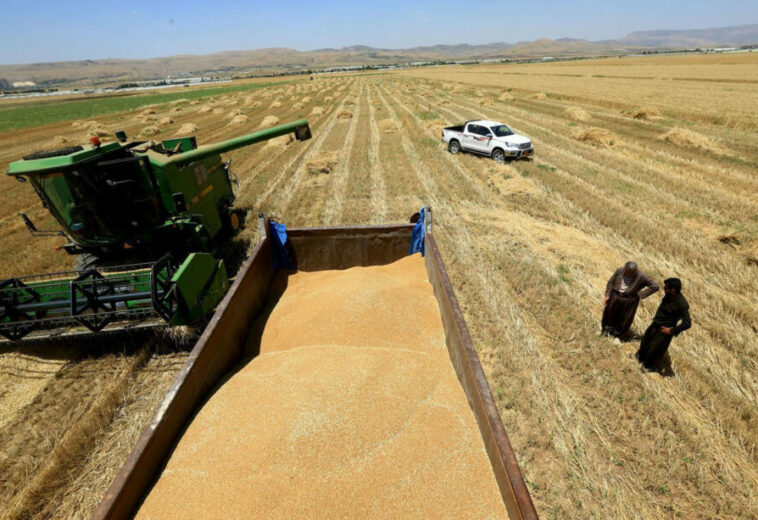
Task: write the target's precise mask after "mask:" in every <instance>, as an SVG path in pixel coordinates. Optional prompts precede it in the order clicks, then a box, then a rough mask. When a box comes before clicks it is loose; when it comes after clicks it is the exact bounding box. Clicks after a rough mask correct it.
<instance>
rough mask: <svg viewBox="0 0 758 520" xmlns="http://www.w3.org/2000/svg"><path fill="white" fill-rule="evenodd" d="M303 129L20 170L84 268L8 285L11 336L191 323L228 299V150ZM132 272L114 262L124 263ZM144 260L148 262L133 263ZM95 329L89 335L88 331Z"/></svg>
mask: <svg viewBox="0 0 758 520" xmlns="http://www.w3.org/2000/svg"><path fill="white" fill-rule="evenodd" d="M290 132H294V134H295V137H296V138H297V139H298V140H299V141H304V140H306V139H309V138H310V137H311V133H310V128H309V126H308V122H307V121H306V120H305V119H300V120H298V121H294V122H291V123H287V124H284V125H280V126H276V127H273V128H269V129H267V130H262V131H260V132H255V133H252V134H248V135H244V136H241V137H236V138H233V139H229V140H227V141H222V142H219V143H215V144H211V145H206V146H202V147H198V146H197V142H196V140H195V138H194V137H181V138H176V139H169V140H165V141H162V142H156V141H127V139H126V135H125V134H124V133H123V132H117V133H116V137H117V138H118V142H112V143H107V144H101V143H100V142H99V140H98V139H97V138H93V140H92V141H93V142H92V145H91V146H87V147H81V146H75V147H70V148H66V149H62V150H55V151H50V152H37V153H35V154H32V155H28V156H26V157H24V158H23V159H22V160H19V161H15V162H13V163H11V164H10V166H9V168H8V171H7V172H6V173H7V174H8V175H12V176H14V177H16V178H17V179H18V180H20V181H29V183H30V184H31V185H32V187H33V188H34V190H35V191H36V192H37V195H39V197H40V199H41V200H42V204H43V206H44V207H45V208H47V209H48V211H50V213H51V214H52V216H53V217H54V218H55V220H56V221H57V222H58V223H59V224H60V226H61V227H62V230H61V231H55V232H45V231H38V230H37V228H36V227H35V226H34V224H33V223H32V222H31V220H29V219H28V218H27V216H26V215H24V214H22V218H23V219H24V221H25V223H26V225H27V227H28V228H29V230H30V231H31V232H32V234H33V235H38V234H48V233H55V234H60V235H63V236H66V237H68V239H69V243H68V244H66V245H64V246H63V247H62V249H64V250H65V251H66V252H68V253H69V254H72V255H79V258H78V262H77V264H78V265H77V270H76V271H72V272H59V273H50V274H45V275H37V276H25V277H19V278H9V279H7V280H3V281H2V282H0V335H2V336H4V337H5V338H8V339H9V340H12V341H16V340H20V339H21V338H24V337H26V336H27V335H29V334H30V333H32V332H34V334H33V335H31V336H29V337H30V338H31V337H35V338H38V337H47V336H51V335H61V334H67V333H71V331H85V332H87V331H91V332H99V331H101V330H103V329H104V328H106V327H109V328H113V327H115V326H118V327H130V328H131V327H137V326H153V325H155V324H159V323H163V322H167V323H169V324H170V325H185V324H191V323H192V322H194V321H196V320H197V319H198V318H200V317H202V316H204V315H206V314H208V312H209V311H211V310H212V309H213V308H214V307H215V306H216V304H217V303H218V302H219V301H220V300H221V299H222V298H223V296H224V294H225V293H226V291H227V288H228V279H227V274H226V268H225V266H224V262H223V260H221V259H219V258H217V257H216V256H215V255H216V253H217V249H218V246H219V244H220V242H221V241H222V240H224V239H225V238H227V237H228V236H229V235H230V234H231V233H233V232H234V231H236V230H237V228H238V227H239V216H238V214H237V213H235V212H234V210H233V208H232V204H233V202H234V192H233V189H232V177H233V174H232V173H231V171H230V169H229V161H227V162H224V161H222V159H221V155H220V154H222V153H225V152H228V151H231V150H235V149H237V148H241V147H243V146H248V145H251V144H255V143H259V142H261V141H266V140H268V139H273V138H275V137H279V136H282V135H286V134H288V133H290ZM130 261H131V262H132V263H130V264H129V265H120V266H115V267H114V265H116V264H118V263H121V264H124V263H125V262H130ZM135 261H139V263H133V262H135ZM82 327H84V328H82Z"/></svg>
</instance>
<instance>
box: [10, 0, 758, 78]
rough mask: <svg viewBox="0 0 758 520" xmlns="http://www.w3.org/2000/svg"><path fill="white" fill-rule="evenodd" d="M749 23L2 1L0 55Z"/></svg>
mask: <svg viewBox="0 0 758 520" xmlns="http://www.w3.org/2000/svg"><path fill="white" fill-rule="evenodd" d="M749 23H758V2H756V0H740V1H733V0H722V1H713V0H708V1H705V0H636V1H634V2H630V1H624V2H615V1H613V0H602V1H600V0H597V1H596V0H574V1H573V2H567V1H565V0H500V1H485V0H437V1H432V0H421V1H414V2H411V1H407V2H401V1H395V0H390V1H382V0H374V1H372V2H366V3H364V2H360V1H337V0H320V1H314V0H311V1H300V0H286V1H276V0H270V1H267V2H258V1H242V0H233V1H221V0H218V1H213V0H202V1H201V0H183V1H179V2H161V1H155V0H150V1H144V0H126V1H124V0H120V1H118V2H116V1H111V0H100V1H97V2H96V1H92V0H79V1H77V2H65V1H60V0H58V1H54V0H0V63H2V64H10V63H29V62H38V61H59V60H81V59H100V58H150V57H156V56H169V55H172V54H207V53H211V52H218V51H224V50H240V49H259V48H264V47H291V48H295V49H299V50H311V49H318V48H323V47H343V46H346V45H358V44H361V45H370V46H373V47H384V48H401V47H412V46H417V45H433V44H438V43H473V44H475V43H488V42H496V41H497V42H500V41H505V42H511V43H512V42H517V41H523V40H535V39H537V38H562V37H572V38H585V39H589V40H600V39H612V38H619V37H622V36H624V35H626V34H627V33H629V32H632V31H636V30H652V29H694V28H708V27H721V26H728V25H743V24H749Z"/></svg>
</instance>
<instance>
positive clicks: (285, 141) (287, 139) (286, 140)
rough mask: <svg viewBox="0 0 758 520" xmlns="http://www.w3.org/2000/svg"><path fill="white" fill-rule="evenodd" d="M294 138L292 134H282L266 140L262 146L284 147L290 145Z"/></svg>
mask: <svg viewBox="0 0 758 520" xmlns="http://www.w3.org/2000/svg"><path fill="white" fill-rule="evenodd" d="M294 140H295V138H294V137H293V136H292V134H287V135H282V136H279V137H275V138H274V139H269V141H268V142H266V146H264V148H285V147H287V146H289V145H290V143H292V142H293V141H294Z"/></svg>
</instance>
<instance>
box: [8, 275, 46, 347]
mask: <svg viewBox="0 0 758 520" xmlns="http://www.w3.org/2000/svg"><path fill="white" fill-rule="evenodd" d="M40 299H41V298H40V295H39V293H38V292H37V291H35V290H34V289H32V288H31V287H29V286H27V285H26V284H25V283H24V282H22V281H21V280H19V279H18V278H9V279H8V280H4V281H3V282H2V283H0V305H2V307H3V311H2V313H0V323H2V322H3V321H4V320H5V319H6V318H8V319H9V321H10V323H8V324H7V325H6V324H4V326H3V327H2V328H0V334H2V335H3V336H5V337H6V338H8V339H9V340H11V341H17V340H19V339H21V338H23V337H24V336H26V335H27V334H29V332H31V331H32V330H34V329H35V328H36V327H37V322H36V321H35V318H36V317H37V315H36V314H32V313H28V312H24V311H20V310H19V309H18V306H19V305H24V304H27V303H36V302H39V301H40Z"/></svg>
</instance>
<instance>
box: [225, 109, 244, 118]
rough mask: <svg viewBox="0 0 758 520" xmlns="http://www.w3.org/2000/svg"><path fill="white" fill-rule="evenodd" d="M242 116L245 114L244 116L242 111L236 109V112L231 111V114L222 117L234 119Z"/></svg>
mask: <svg viewBox="0 0 758 520" xmlns="http://www.w3.org/2000/svg"><path fill="white" fill-rule="evenodd" d="M244 115H245V114H244V112H242V110H240V109H236V110H232V111H231V112H229V113H228V114H226V115H225V116H224V119H234V118H235V117H237V116H244Z"/></svg>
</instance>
